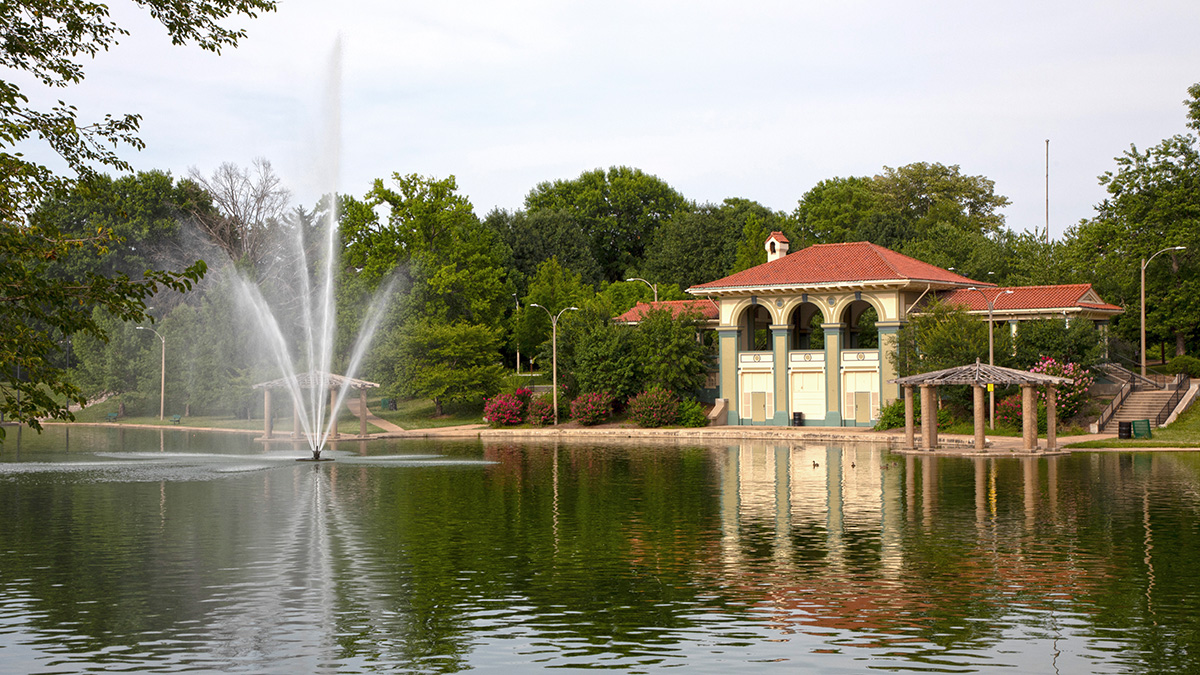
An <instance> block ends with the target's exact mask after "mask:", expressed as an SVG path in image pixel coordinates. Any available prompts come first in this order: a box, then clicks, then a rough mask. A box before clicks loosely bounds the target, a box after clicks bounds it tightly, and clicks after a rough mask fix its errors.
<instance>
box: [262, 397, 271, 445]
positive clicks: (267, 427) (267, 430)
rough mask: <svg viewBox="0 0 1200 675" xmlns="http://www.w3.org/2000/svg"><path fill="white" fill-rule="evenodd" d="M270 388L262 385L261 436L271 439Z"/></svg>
mask: <svg viewBox="0 0 1200 675" xmlns="http://www.w3.org/2000/svg"><path fill="white" fill-rule="evenodd" d="M272 426H273V425H272V424H271V388H270V387H263V438H265V439H267V440H271V431H272V429H271V427H272Z"/></svg>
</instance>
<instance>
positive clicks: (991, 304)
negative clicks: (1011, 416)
mask: <svg viewBox="0 0 1200 675" xmlns="http://www.w3.org/2000/svg"><path fill="white" fill-rule="evenodd" d="M989 274H990V272H989ZM967 290H968V291H975V292H976V293H978V294H980V295H982V296H983V301H984V302H986V303H987V308H988V365H989V366H994V365H996V349H995V341H994V340H993V339H992V312H993V311H995V309H996V301H997V300H999V299H1000V296H1002V295H1011V294H1012V291H1010V290H1007V289H1006V290H1003V291H999V292H998V293H996V295H995V297H993V298H992V299H991V300H988V296H987V294H986V293H984V292H983V291H981V290H979V289H978V288H976V287H974V286H971V287H970V288H968V289H967ZM988 419H989V420H990V422H991V428H992V429H995V428H996V387H995V385H993V386H992V387H991V388H990V389H988Z"/></svg>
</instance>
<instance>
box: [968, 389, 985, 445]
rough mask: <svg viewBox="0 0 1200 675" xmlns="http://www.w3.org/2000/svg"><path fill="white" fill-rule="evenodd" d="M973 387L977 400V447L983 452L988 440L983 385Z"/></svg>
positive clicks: (975, 403) (975, 404) (975, 402)
mask: <svg viewBox="0 0 1200 675" xmlns="http://www.w3.org/2000/svg"><path fill="white" fill-rule="evenodd" d="M971 389H972V391H973V393H974V394H975V401H974V408H975V449H976V450H979V451H981V452H982V451H983V449H984V447H985V446H984V444H985V443H986V442H987V440H986V439H985V438H984V436H983V423H984V417H985V416H984V414H983V413H984V405H983V387H982V386H980V385H978V384H976V385H972V386H971Z"/></svg>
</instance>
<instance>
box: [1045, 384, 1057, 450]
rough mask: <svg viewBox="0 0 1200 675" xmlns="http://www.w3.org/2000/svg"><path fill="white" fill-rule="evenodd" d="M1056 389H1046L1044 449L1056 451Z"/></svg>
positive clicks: (1050, 386)
mask: <svg viewBox="0 0 1200 675" xmlns="http://www.w3.org/2000/svg"><path fill="white" fill-rule="evenodd" d="M1057 406H1058V388H1057V387H1055V386H1054V385H1052V384H1051V385H1048V386H1047V387H1046V449H1047V450H1057V449H1058V410H1057Z"/></svg>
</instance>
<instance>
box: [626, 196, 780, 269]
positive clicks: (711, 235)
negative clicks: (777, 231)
mask: <svg viewBox="0 0 1200 675" xmlns="http://www.w3.org/2000/svg"><path fill="white" fill-rule="evenodd" d="M751 217H756V218H759V219H761V220H765V221H767V222H768V223H769V226H775V225H776V224H779V226H782V225H781V224H780V221H779V219H778V218H777V217H776V216H775V214H773V213H772V211H771V210H770V209H768V208H767V207H765V206H762V205H761V204H758V203H757V202H752V201H750V200H748V199H736V198H731V199H726V200H725V201H724V202H723V203H722V204H721V205H719V206H714V205H712V204H706V205H704V206H701V207H699V208H696V209H693V210H687V211H676V212H675V215H673V216H671V218H669V219H668V220H667V221H666V222H664V223H663V224H662V225H661V226H660V227H659V228H658V230H657V231H656V232H655V233H654V237H653V239H652V245H651V246H650V247H649V248H648V249H647V251H646V260H645V263H644V265H643V273H642V276H645V277H647V278H650V279H658V280H661V281H662V282H664V283H673V284H677V285H678V286H679V287H680V288H685V289H686V288H690V287H692V286H695V285H697V284H702V283H706V282H709V281H713V280H714V279H720V278H721V277H723V276H725V275H726V274H729V273H730V271H731V270H733V269H734V261H735V259H736V257H737V253H738V242H739V241H740V240H741V238H742V233H743V230H744V228H745V226H746V221H747V220H748V219H749V218H751ZM757 232H758V230H757V229H756V230H755V234H757ZM767 234H770V232H769V231H768V232H767ZM765 240H766V238H765V237H764V238H763V240H761V241H759V242H758V249H757V252H756V253H755V255H757V254H758V253H762V252H763V251H762V243H763V241H765Z"/></svg>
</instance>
